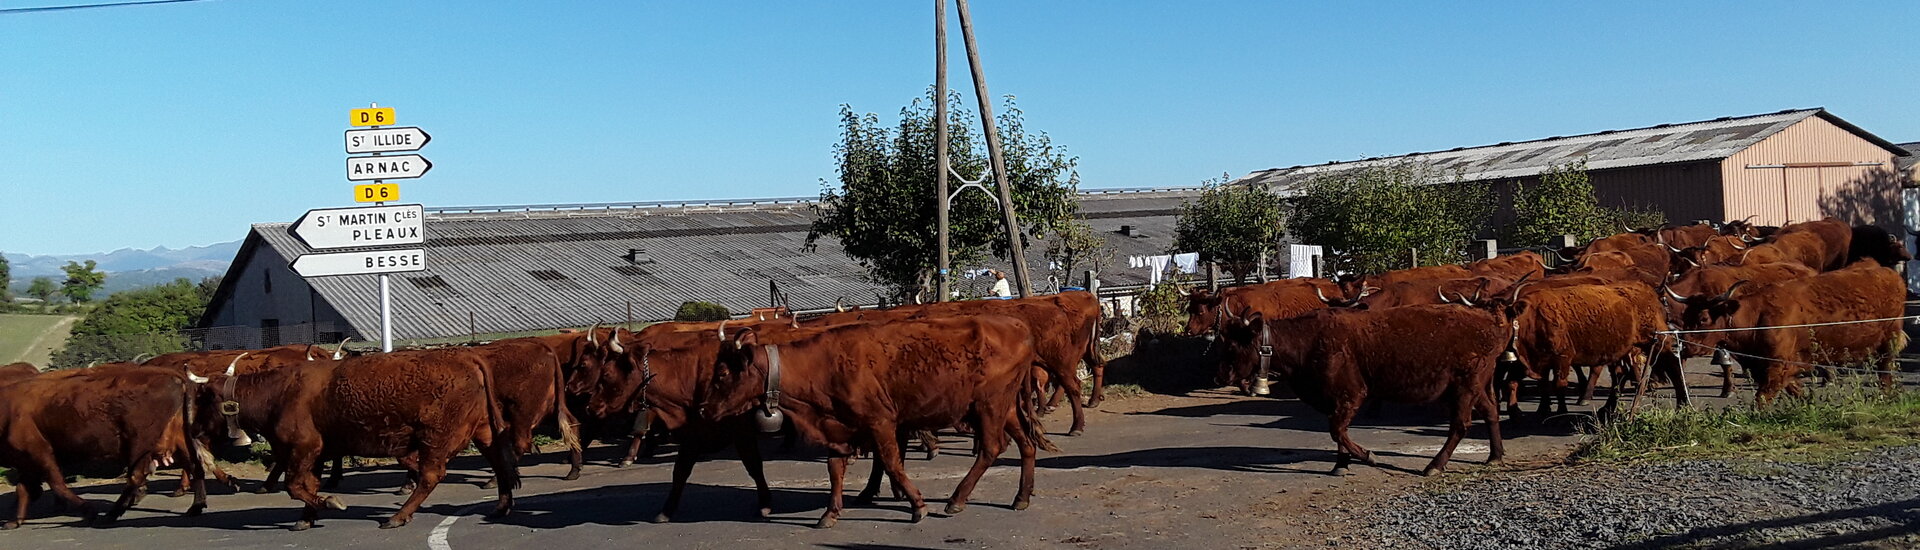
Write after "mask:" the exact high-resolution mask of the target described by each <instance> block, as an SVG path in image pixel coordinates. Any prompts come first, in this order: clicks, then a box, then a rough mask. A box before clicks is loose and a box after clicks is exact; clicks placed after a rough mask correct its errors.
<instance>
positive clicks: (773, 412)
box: [754, 345, 786, 433]
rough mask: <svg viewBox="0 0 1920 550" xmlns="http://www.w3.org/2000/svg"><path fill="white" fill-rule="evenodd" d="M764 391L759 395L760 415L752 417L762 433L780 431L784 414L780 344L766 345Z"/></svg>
mask: <svg viewBox="0 0 1920 550" xmlns="http://www.w3.org/2000/svg"><path fill="white" fill-rule="evenodd" d="M765 349H766V351H767V386H766V393H764V394H761V396H760V412H761V414H760V416H756V417H754V421H755V422H756V423H757V424H759V426H760V431H761V432H762V433H774V432H778V431H780V427H781V424H783V423H785V421H786V415H785V414H783V413H782V412H781V411H780V346H776V345H768V346H766V347H765Z"/></svg>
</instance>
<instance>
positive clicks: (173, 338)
mask: <svg viewBox="0 0 1920 550" xmlns="http://www.w3.org/2000/svg"><path fill="white" fill-rule="evenodd" d="M206 309H207V301H206V299H204V298H202V297H201V294H200V291H199V288H198V287H197V286H195V285H194V284H193V282H192V281H188V280H186V279H176V280H174V281H173V282H171V283H167V284H164V285H159V286H153V287H147V288H142V289H138V290H128V291H125V292H116V293H114V294H113V295H112V296H108V297H107V299H106V300H102V301H101V302H100V306H99V307H97V308H94V309H93V310H92V311H89V312H87V316H86V317H85V318H82V319H81V320H80V322H78V323H75V324H74V325H73V335H72V336H69V337H68V338H67V345H66V346H65V347H63V348H61V349H60V352H59V353H57V354H54V356H53V367H54V368H58V369H64V368H72V367H81V366H86V365H87V364H89V363H92V362H95V361H101V362H108V361H126V360H130V359H133V358H134V357H136V356H139V355H140V354H143V353H144V354H153V355H157V354H161V353H167V352H173V351H180V350H183V349H186V345H187V338H186V337H185V336H184V335H182V334H181V333H180V331H181V330H183V329H186V328H189V327H192V326H193V324H194V323H196V322H198V321H199V320H200V315H201V313H203V312H205V311H206Z"/></svg>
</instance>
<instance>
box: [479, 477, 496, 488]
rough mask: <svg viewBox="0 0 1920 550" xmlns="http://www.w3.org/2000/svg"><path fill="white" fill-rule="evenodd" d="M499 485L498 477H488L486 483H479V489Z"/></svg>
mask: <svg viewBox="0 0 1920 550" xmlns="http://www.w3.org/2000/svg"><path fill="white" fill-rule="evenodd" d="M499 486H500V478H497V477H495V478H488V479H487V482H486V483H482V484H480V488H481V489H492V488H495V487H499Z"/></svg>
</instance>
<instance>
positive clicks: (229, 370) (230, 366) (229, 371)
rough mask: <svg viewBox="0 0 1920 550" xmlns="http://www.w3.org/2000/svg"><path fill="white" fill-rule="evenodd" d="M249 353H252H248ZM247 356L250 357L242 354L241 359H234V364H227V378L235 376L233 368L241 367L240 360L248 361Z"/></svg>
mask: <svg viewBox="0 0 1920 550" xmlns="http://www.w3.org/2000/svg"><path fill="white" fill-rule="evenodd" d="M248 353H251V352H248ZM247 355H248V354H247V353H242V354H240V356H239V357H235V358H233V362H232V363H227V376H233V367H234V366H235V365H239V364H240V360H241V359H246V358H247Z"/></svg>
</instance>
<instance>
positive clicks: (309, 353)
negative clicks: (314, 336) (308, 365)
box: [307, 344, 313, 361]
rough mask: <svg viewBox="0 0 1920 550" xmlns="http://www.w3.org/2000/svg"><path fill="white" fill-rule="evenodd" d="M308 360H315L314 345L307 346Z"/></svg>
mask: <svg viewBox="0 0 1920 550" xmlns="http://www.w3.org/2000/svg"><path fill="white" fill-rule="evenodd" d="M307 360H308V361H312V360H313V344H307Z"/></svg>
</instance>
